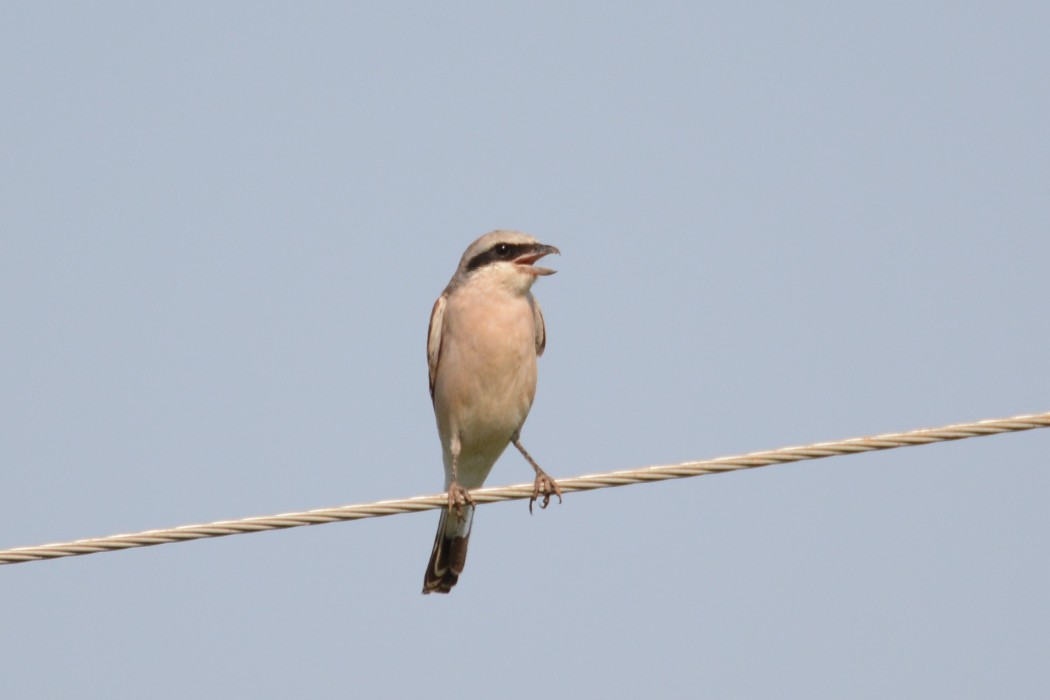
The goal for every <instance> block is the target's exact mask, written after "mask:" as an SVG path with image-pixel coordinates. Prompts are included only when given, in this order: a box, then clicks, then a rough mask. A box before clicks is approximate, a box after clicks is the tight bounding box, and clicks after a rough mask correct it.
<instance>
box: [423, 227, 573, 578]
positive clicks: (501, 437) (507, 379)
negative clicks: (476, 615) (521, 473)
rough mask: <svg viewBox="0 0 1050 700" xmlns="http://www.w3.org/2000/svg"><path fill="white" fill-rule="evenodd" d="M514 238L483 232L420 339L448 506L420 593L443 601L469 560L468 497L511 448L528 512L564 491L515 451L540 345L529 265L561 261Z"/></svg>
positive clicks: (533, 271) (542, 335)
mask: <svg viewBox="0 0 1050 700" xmlns="http://www.w3.org/2000/svg"><path fill="white" fill-rule="evenodd" d="M560 253H561V251H559V250H558V249H557V248H556V247H554V246H552V245H546V244H543V243H540V242H539V241H537V240H536V239H535V238H533V237H532V236H530V235H528V234H525V233H521V232H519V231H509V230H497V231H491V232H489V233H486V234H485V235H484V236H481V237H480V238H478V239H477V240H476V241H474V242H473V243H471V244H470V246H469V247H467V250H466V251H465V252H464V253H463V257H462V258H461V259H460V261H459V265H458V267H457V268H456V272H455V274H454V275H453V276H452V279H451V280H450V281H449V283H448V286H446V287H445V290H444V291H443V292H442V293H441V296H439V297H438V299H437V301H436V302H435V303H434V309H433V311H432V312H431V314H430V327H429V330H428V333H427V364H428V366H429V370H430V398H431V402H432V403H433V407H434V417H435V418H436V420H437V429H438V436H439V437H440V439H441V451H442V460H443V462H444V466H445V489H446V490H447V493H448V507H447V508H442V510H441V519H440V521H439V522H438V529H437V536H436V537H435V538H434V549H433V551H432V552H431V555H430V562H429V563H428V564H427V570H426V574H425V576H424V578H423V593H425V594H427V593H448V592H450V591H451V590H452V587H453V586H455V585H456V583H457V581H458V580H459V576H460V574H461V573H462V572H463V567H464V565H465V564H466V559H467V543H468V541H469V538H470V531H471V526H472V525H473V520H474V501H473V499H472V498H471V497H470V493H469V491H468V490H469V489H476V488H480V487H481V486H482V484H484V482H485V479H486V477H488V475H489V472H490V471H491V470H492V466H493V465H494V464H495V463H496V460H498V459H499V458H500V456H501V455H502V454H503V452H504V450H506V449H507V446H508V445H514V447H515V448H517V450H518V451H519V452H520V453H521V454H522V456H523V457H524V458H525V460H526V461H527V462H528V463H529V465H531V466H532V468H533V470H534V471H535V473H536V480H535V482H534V484H533V493H532V499H531V500H530V501H529V512H530V513H531V512H532V505H533V503H535V502H536V500H537V499H538V498H540V497H542V499H543V500H542V502H541V504H540V507H541V508H546V507H547V505H548V504H549V503H550V499H551V496H552V495H555V496H557V497H558V501H559V502H560V501H561V495H562V494H561V489H560V488H559V487H558V484H557V483H556V482H555V481H554V480H553V479H551V477H549V476H548V475H547V473H546V472H544V471H543V469H541V468H540V465H539V464H537V463H536V460H534V459H533V458H532V456H531V455H530V454H529V453H528V451H527V450H526V449H525V447H524V446H523V445H522V444H521V428H522V426H523V425H524V424H525V419H526V418H527V417H528V415H529V410H530V409H531V408H532V401H533V399H534V398H535V395H536V359H537V358H538V357H539V356H540V355H542V354H543V351H544V348H545V347H546V345H547V329H546V326H545V324H544V321H543V311H542V310H541V308H540V304H539V302H538V301H536V299H535V297H533V296H532V292H531V289H532V285H533V283H535V282H536V280H537V279H538V278H539V277H544V276H547V275H553V274H554V273H555V270H551V269H548V268H544V267H538V266H536V265H535V263H536V261H538V260H540V259H541V258H543V257H544V256H547V255H551V254H560Z"/></svg>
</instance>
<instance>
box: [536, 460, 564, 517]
mask: <svg viewBox="0 0 1050 700" xmlns="http://www.w3.org/2000/svg"><path fill="white" fill-rule="evenodd" d="M540 496H543V500H542V501H540V508H541V509H542V508H546V507H547V506H549V505H550V502H551V496H557V497H558V503H561V487H559V486H558V482H556V481H555V480H554V479H552V478H550V477H549V476H547V473H546V472H543V471H538V472H537V473H536V481H534V482H533V483H532V498H530V499H529V514H530V515H531V514H532V504H533V503H535V502H536V499H538V498H539V497H540Z"/></svg>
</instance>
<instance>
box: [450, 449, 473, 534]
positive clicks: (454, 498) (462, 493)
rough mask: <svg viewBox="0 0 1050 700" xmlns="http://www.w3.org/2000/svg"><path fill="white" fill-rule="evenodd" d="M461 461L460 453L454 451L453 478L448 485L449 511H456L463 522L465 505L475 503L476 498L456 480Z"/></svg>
mask: <svg viewBox="0 0 1050 700" xmlns="http://www.w3.org/2000/svg"><path fill="white" fill-rule="evenodd" d="M458 461H459V455H458V454H457V453H455V452H453V453H452V480H451V482H450V483H449V485H448V511H449V512H450V513H455V514H456V517H457V518H459V519H460V521H461V522H462V521H463V519H464V516H463V506H466V505H471V506H472V505H474V499H473V498H471V497H470V492H469V491H467V490H466V489H465V488H463V487H462V486H460V485H459V482H458V481H456V463H457V462H458Z"/></svg>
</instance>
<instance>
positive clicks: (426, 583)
mask: <svg viewBox="0 0 1050 700" xmlns="http://www.w3.org/2000/svg"><path fill="white" fill-rule="evenodd" d="M466 510H467V512H466V514H465V517H464V518H462V519H461V518H459V517H458V516H456V515H454V514H453V515H451V516H450V515H449V512H448V510H447V509H446V510H442V511H441V520H440V521H439V522H438V530H437V537H435V538H434V551H433V552H431V553H430V563H429V564H427V573H426V575H425V576H424V577H423V593H448V592H449V591H451V590H452V587H453V586H455V585H456V582H457V581H459V575H460V574H461V573H463V567H464V566H465V565H466V563H467V542H468V541H469V540H470V526H471V521H473V519H474V507H473V506H467V507H466ZM450 518H451V520H450Z"/></svg>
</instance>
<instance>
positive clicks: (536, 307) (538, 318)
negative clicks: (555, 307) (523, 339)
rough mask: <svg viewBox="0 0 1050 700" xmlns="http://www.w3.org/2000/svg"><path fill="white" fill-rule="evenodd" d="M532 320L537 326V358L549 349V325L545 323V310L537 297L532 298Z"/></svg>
mask: <svg viewBox="0 0 1050 700" xmlns="http://www.w3.org/2000/svg"><path fill="white" fill-rule="evenodd" d="M532 320H533V322H534V323H535V324H536V357H540V356H541V355H543V351H544V350H545V349H546V347H547V324H546V323H544V321H543V309H541V308H540V302H538V301H536V297H532Z"/></svg>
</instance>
